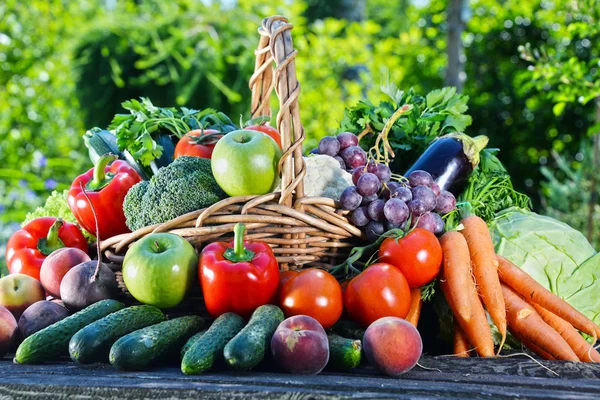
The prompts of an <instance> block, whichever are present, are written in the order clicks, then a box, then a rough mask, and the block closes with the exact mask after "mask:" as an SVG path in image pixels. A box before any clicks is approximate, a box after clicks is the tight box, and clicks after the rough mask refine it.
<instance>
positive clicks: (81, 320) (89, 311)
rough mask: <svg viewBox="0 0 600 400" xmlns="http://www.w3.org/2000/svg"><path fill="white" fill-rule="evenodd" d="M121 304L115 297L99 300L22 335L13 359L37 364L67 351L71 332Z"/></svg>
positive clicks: (18, 361) (116, 308)
mask: <svg viewBox="0 0 600 400" xmlns="http://www.w3.org/2000/svg"><path fill="white" fill-rule="evenodd" d="M124 307H125V305H124V304H123V303H121V302H118V301H116V300H102V301H99V302H97V303H94V304H92V305H91V306H89V307H87V308H85V309H83V310H81V311H79V312H76V313H75V314H73V315H71V316H70V317H67V318H65V319H63V320H61V321H58V322H57V323H55V324H52V325H50V326H49V327H47V328H45V329H42V330H41V331H39V332H36V333H34V334H33V335H31V336H29V337H28V338H27V339H25V340H24V341H23V343H21V345H20V346H19V348H18V349H17V354H16V356H15V362H17V363H19V364H38V363H42V362H44V361H52V360H55V359H57V358H58V357H60V356H63V355H65V356H66V355H68V354H69V341H70V340H71V338H72V337H73V335H75V334H76V333H77V332H78V331H79V330H80V329H82V328H83V327H85V326H87V325H89V324H91V323H92V322H94V321H97V320H99V319H100V318H104V317H106V316H107V315H109V314H112V313H114V312H117V311H119V310H121V309H123V308H124Z"/></svg>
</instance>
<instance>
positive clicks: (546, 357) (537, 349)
mask: <svg viewBox="0 0 600 400" xmlns="http://www.w3.org/2000/svg"><path fill="white" fill-rule="evenodd" d="M511 333H512V335H513V336H514V337H516V338H517V339H518V340H519V342H521V343H522V344H523V346H525V347H527V348H528V349H529V350H531V351H533V352H534V353H535V354H537V355H538V356H540V357H541V358H543V359H544V360H556V358H554V357H552V354H550V353H548V352H547V351H546V350H544V349H542V348H541V347H540V346H538V345H537V344H533V343H531V342H529V341H527V340H525V339H523V337H522V336H521V335H518V334H517V333H516V332H514V331H512V332H511Z"/></svg>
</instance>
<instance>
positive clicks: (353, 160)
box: [310, 132, 389, 173]
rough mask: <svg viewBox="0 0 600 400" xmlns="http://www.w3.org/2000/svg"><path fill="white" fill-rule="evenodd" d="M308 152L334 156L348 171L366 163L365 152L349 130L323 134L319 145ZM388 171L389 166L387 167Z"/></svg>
mask: <svg viewBox="0 0 600 400" xmlns="http://www.w3.org/2000/svg"><path fill="white" fill-rule="evenodd" d="M310 154H323V155H326V156H330V157H333V158H335V159H336V160H337V161H338V162H339V163H340V167H341V168H342V169H343V170H346V171H348V172H350V173H352V171H354V169H356V168H358V167H361V166H362V167H364V166H365V164H366V163H367V153H366V152H365V151H364V150H363V149H361V148H360V146H359V145H358V137H357V136H356V135H355V134H354V133H351V132H342V133H340V134H339V135H337V136H325V137H324V138H323V139H321V141H320V142H319V147H317V148H315V149H313V150H311V151H310ZM388 171H389V168H388Z"/></svg>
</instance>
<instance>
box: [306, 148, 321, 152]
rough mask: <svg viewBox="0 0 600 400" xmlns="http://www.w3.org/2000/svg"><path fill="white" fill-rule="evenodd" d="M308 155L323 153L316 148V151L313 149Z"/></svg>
mask: <svg viewBox="0 0 600 400" xmlns="http://www.w3.org/2000/svg"><path fill="white" fill-rule="evenodd" d="M308 154H321V153H319V148H318V147H315V148H314V149H312V150H311V151H309V152H308Z"/></svg>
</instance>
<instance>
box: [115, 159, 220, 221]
mask: <svg viewBox="0 0 600 400" xmlns="http://www.w3.org/2000/svg"><path fill="white" fill-rule="evenodd" d="M226 197H227V195H226V194H225V192H223V190H222V189H221V188H220V187H219V185H218V184H217V181H215V178H214V177H213V174H212V170H211V166H210V160H209V159H206V158H200V157H178V158H177V159H176V160H175V161H173V162H172V163H171V164H169V165H167V166H166V167H163V168H161V169H159V170H158V173H157V174H155V175H154V176H153V177H152V178H151V179H150V180H149V181H143V182H140V183H138V184H137V185H135V186H133V187H132V188H131V189H130V190H129V192H128V193H127V196H126V197H125V201H124V203H123V211H124V212H125V218H126V223H127V226H128V227H129V229H131V230H137V229H140V228H143V227H145V226H149V225H154V224H159V223H162V222H166V221H169V220H171V219H173V218H176V217H179V216H180V215H183V214H187V213H189V212H192V211H195V210H199V209H201V208H205V207H208V206H211V205H212V204H214V203H216V202H218V201H219V200H222V199H224V198H226Z"/></svg>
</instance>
